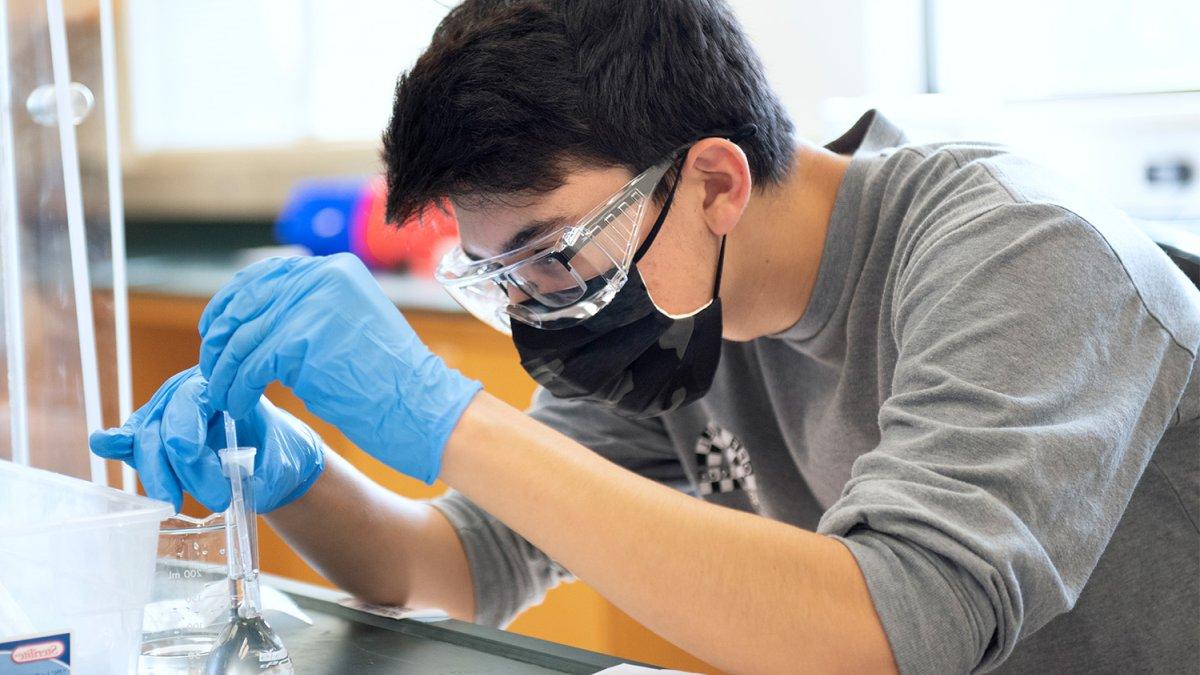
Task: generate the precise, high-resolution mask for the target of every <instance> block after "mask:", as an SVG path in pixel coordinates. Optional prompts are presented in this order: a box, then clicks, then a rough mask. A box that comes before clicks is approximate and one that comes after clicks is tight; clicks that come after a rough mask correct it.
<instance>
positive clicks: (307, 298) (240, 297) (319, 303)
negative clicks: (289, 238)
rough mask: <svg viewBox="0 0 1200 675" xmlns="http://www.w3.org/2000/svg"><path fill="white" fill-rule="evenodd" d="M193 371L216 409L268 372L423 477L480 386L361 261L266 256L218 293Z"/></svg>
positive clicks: (378, 453) (240, 404)
mask: <svg viewBox="0 0 1200 675" xmlns="http://www.w3.org/2000/svg"><path fill="white" fill-rule="evenodd" d="M200 335H201V337H202V338H203V342H202V344H201V346H200V369H201V371H203V373H204V374H205V376H206V377H208V380H209V394H210V397H211V399H212V403H213V405H214V406H216V407H217V408H218V409H227V410H229V411H230V412H231V413H232V414H233V415H234V416H235V417H236V416H240V415H242V414H244V412H245V411H246V410H248V409H249V408H250V406H252V405H253V404H254V402H255V401H257V400H258V398H259V396H261V395H262V393H263V390H264V389H265V388H266V386H267V385H268V384H269V383H271V382H272V381H273V380H279V381H280V382H282V383H283V384H284V385H286V386H288V387H291V389H292V391H293V392H294V393H295V394H296V395H297V396H299V397H300V398H301V400H303V401H304V403H305V404H306V405H307V406H308V409H309V410H311V411H312V412H314V413H316V414H317V415H318V416H319V417H321V418H322V419H324V420H325V421H326V422H329V423H330V424H333V425H334V426H336V427H338V428H339V429H341V430H342V432H343V433H344V434H346V436H347V437H348V438H349V439H350V440H351V441H353V442H354V443H355V444H356V445H358V447H360V448H362V449H363V450H364V451H366V452H367V453H369V454H370V455H372V456H374V457H375V458H376V459H379V460H380V461H382V462H384V463H385V464H388V465H389V466H391V467H392V468H394V469H397V470H399V471H401V472H403V473H405V474H408V475H409V476H413V477H414V478H418V479H420V480H423V481H425V482H426V483H432V482H433V481H434V480H436V479H437V477H438V473H439V471H440V470H441V460H442V453H443V451H444V449H445V446H446V441H447V440H448V439H449V437H450V432H451V431H453V429H454V427H455V425H456V424H457V423H458V419H459V417H461V416H462V413H463V411H464V410H465V409H466V407H467V405H468V404H469V403H470V402H471V399H472V398H473V397H474V396H475V393H476V392H478V391H479V389H480V384H479V382H477V381H475V380H471V379H468V378H467V377H464V376H463V375H462V374H461V373H459V372H458V371H456V370H453V369H451V368H449V367H448V366H446V364H445V363H443V362H442V360H441V359H440V358H438V357H437V356H435V355H434V354H433V353H432V352H430V351H429V349H428V348H427V347H426V346H425V345H424V344H422V343H421V340H420V339H419V338H418V337H417V335H416V333H414V332H413V329H412V328H411V327H410V326H409V325H408V322H407V321H406V320H405V319H404V317H403V316H402V315H401V314H400V312H399V310H397V309H396V306H395V305H393V304H392V302H391V301H390V300H389V299H388V298H387V296H385V295H384V294H383V291H382V290H381V289H380V288H379V285H378V283H376V281H375V278H374V277H372V276H371V273H370V272H369V271H367V268H366V267H365V266H363V264H362V262H360V261H359V260H358V258H356V257H354V256H352V255H350V254H348V253H343V254H338V255H334V256H329V257H307V258H273V259H270V260H264V261H262V262H260V263H257V264H255V265H251V266H250V267H248V268H246V269H245V270H242V271H241V272H239V273H238V274H237V275H236V276H235V277H234V279H233V280H232V281H231V282H229V284H228V285H226V286H225V287H224V288H222V289H221V290H220V291H218V292H217V294H216V295H215V296H213V299H212V301H211V302H209V305H208V307H207V308H206V309H205V310H204V315H203V316H202V317H201V319H200Z"/></svg>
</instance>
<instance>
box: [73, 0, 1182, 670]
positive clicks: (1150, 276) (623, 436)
mask: <svg viewBox="0 0 1200 675" xmlns="http://www.w3.org/2000/svg"><path fill="white" fill-rule="evenodd" d="M797 67H819V66H814V65H808V66H805V65H803V64H801V65H798V66H797ZM791 134H792V127H791V124H790V123H789V121H788V119H787V116H786V114H785V113H784V111H783V109H782V107H781V106H780V105H779V102H778V101H777V100H776V98H775V97H774V95H773V94H772V93H771V91H770V89H769V87H768V86H767V85H766V83H765V80H764V78H763V76H762V74H761V67H760V65H759V62H758V60H757V58H756V57H755V55H754V53H753V51H752V50H751V48H750V46H749V45H748V44H747V41H746V39H745V37H744V35H743V34H742V32H741V30H740V28H739V27H738V25H737V23H736V22H735V20H734V19H733V18H732V16H731V14H730V12H729V10H728V9H727V8H726V7H724V6H723V5H722V4H721V3H720V2H719V1H717V0H640V1H638V2H624V3H610V2H588V1H585V0H568V1H563V2H552V1H550V0H508V1H504V2H499V1H490V2H489V1H482V0H468V1H467V2H465V3H463V4H461V5H459V6H458V7H457V8H455V9H454V10H452V11H451V13H450V15H449V16H448V17H447V18H446V20H445V21H444V23H443V24H442V26H441V27H440V28H439V30H438V31H437V33H436V34H435V36H434V38H433V42H432V44H431V45H430V47H429V49H428V51H427V52H426V53H425V54H424V55H423V56H422V57H421V59H420V60H419V61H418V62H417V64H416V65H415V66H414V67H413V69H412V70H411V71H410V72H408V73H406V74H405V75H404V76H402V77H401V78H400V80H399V83H398V86H397V89H396V99H395V109H394V114H393V118H392V121H391V123H390V126H389V128H388V131H387V133H386V135H385V138H384V145H385V155H384V156H385V160H386V162H387V170H388V179H389V190H390V191H389V200H390V209H391V215H392V216H393V218H394V220H395V221H396V222H400V221H402V220H403V219H404V217H405V216H407V215H408V214H410V213H412V212H414V211H415V210H416V209H418V208H420V207H422V206H423V205H425V204H427V203H429V202H430V201H431V200H437V199H442V198H448V199H449V200H451V201H452V202H453V203H454V205H455V208H456V211H457V214H458V219H459V226H460V231H461V239H462V242H461V243H462V246H461V250H459V251H455V252H452V253H451V254H450V255H449V256H448V257H447V260H446V261H444V263H443V265H442V268H441V272H440V274H441V278H442V279H443V281H444V282H445V283H446V285H447V287H448V288H449V289H450V290H451V292H452V293H453V294H454V295H455V296H456V297H457V298H459V299H460V300H461V301H462V302H463V304H464V305H465V306H466V307H467V308H468V309H470V310H471V311H472V312H474V313H475V314H476V315H478V316H479V317H480V318H481V319H483V320H485V321H488V322H489V323H491V324H493V325H496V326H497V327H499V328H501V329H504V330H510V331H511V333H512V336H513V339H514V342H515V344H516V346H517V349H518V351H519V353H520V354H521V357H522V362H523V363H524V365H525V366H526V368H527V369H529V371H530V372H531V373H532V374H533V376H534V377H535V378H536V379H537V380H538V381H539V382H541V383H542V384H543V385H544V387H545V388H544V389H543V390H542V391H540V392H539V394H538V396H537V398H536V400H535V402H534V405H533V408H532V410H531V412H530V413H529V414H528V415H526V414H522V413H521V412H519V411H517V410H514V409H512V408H510V407H508V406H506V405H504V404H502V403H500V402H499V401H497V400H496V399H495V398H493V397H491V396H490V395H488V394H487V393H486V392H481V391H479V385H478V383H476V382H473V381H470V380H468V379H467V378H465V377H463V376H462V375H460V374H458V373H457V372H454V371H452V370H450V369H448V368H447V367H446V366H445V365H444V364H443V363H442V362H441V360H440V359H438V358H437V357H435V356H433V355H432V354H430V353H429V352H428V350H427V349H425V347H424V346H423V345H422V344H421V343H420V342H419V341H418V339H417V338H416V336H415V335H414V334H413V332H412V330H411V329H410V328H409V326H408V325H407V323H406V322H405V321H404V319H403V317H402V316H401V315H400V313H399V312H397V311H396V309H395V308H394V307H393V306H392V305H391V304H390V303H389V302H388V300H387V299H386V298H385V297H384V295H383V294H382V293H381V292H380V290H379V288H378V287H377V286H376V284H375V283H374V281H373V280H372V278H371V276H370V274H369V273H367V272H366V270H365V269H364V268H363V267H362V266H361V265H360V264H358V263H357V261H356V260H354V259H353V258H350V257H337V256H335V257H333V258H327V259H321V258H311V259H299V258H296V259H286V260H273V261H267V262H265V263H261V264H258V265H255V266H253V267H251V268H249V269H247V270H245V271H243V272H242V273H240V274H239V275H238V276H237V277H236V278H235V279H234V280H233V281H232V282H231V283H230V284H229V285H228V286H227V287H225V288H224V289H222V291H221V292H220V293H218V294H217V296H216V297H214V298H213V300H212V302H211V304H210V305H209V307H208V309H207V310H206V312H205V314H204V318H203V320H202V321H201V325H200V331H201V333H202V335H203V347H202V353H201V358H200V364H199V366H198V368H196V369H192V370H190V371H186V372H184V373H181V374H180V375H178V376H176V378H174V379H172V380H171V381H169V382H168V383H167V384H165V385H164V386H163V388H162V389H161V390H160V391H159V392H158V394H156V395H155V397H154V398H153V399H152V400H151V401H150V403H148V404H147V405H146V406H145V407H143V408H142V409H141V410H139V411H138V413H136V414H135V415H134V416H133V418H132V419H131V420H130V421H129V422H128V423H127V424H126V425H125V426H124V427H122V428H121V429H117V430H111V431H108V432H104V433H101V434H97V435H96V436H95V437H94V438H93V442H92V445H93V448H94V449H95V450H96V452H98V453H100V454H102V455H104V456H106V457H116V458H121V459H125V460H126V461H129V462H131V463H132V464H133V465H134V466H136V467H137V468H138V470H139V472H140V474H141V477H142V480H143V482H144V484H145V486H146V489H147V491H148V492H149V494H151V495H153V496H158V497H163V498H168V499H173V500H175V502H176V503H178V501H179V498H180V491H181V489H184V490H187V491H189V492H191V493H192V494H194V495H195V496H196V497H197V498H199V499H200V501H202V502H204V503H205V504H206V505H208V506H209V507H211V508H222V507H223V506H224V504H225V503H226V502H227V500H228V492H227V489H226V487H225V485H224V482H223V481H222V480H221V479H220V471H219V470H218V467H217V462H216V458H215V453H214V452H213V450H212V447H213V446H219V445H220V440H219V438H220V434H219V433H215V432H216V430H217V429H216V426H215V425H216V424H217V415H216V411H218V410H222V409H228V410H230V411H231V412H232V413H233V414H234V415H235V416H236V417H238V419H239V420H240V424H241V425H242V427H244V430H243V431H241V433H245V434H247V436H248V437H249V438H252V439H254V442H255V443H256V444H257V445H258V446H259V447H260V448H262V449H263V451H262V452H260V455H259V456H260V458H261V459H260V467H259V470H258V473H257V474H256V480H257V481H259V492H258V494H259V495H260V497H261V501H260V504H259V508H260V510H264V511H265V510H272V509H275V510H273V511H272V512H271V515H270V516H269V518H270V521H271V523H272V525H273V526H274V527H275V528H276V529H278V530H279V531H280V532H281V533H283V535H284V536H285V537H287V538H288V540H289V542H291V544H292V545H293V546H295V547H296V548H297V549H298V550H299V551H301V552H302V553H303V554H304V555H305V556H306V557H307V558H308V560H310V561H311V562H312V563H313V564H314V565H316V567H317V568H318V569H320V570H321V571H322V572H323V573H324V574H326V575H327V576H328V577H329V578H330V579H331V580H332V581H334V582H336V583H338V584H339V585H341V586H343V587H344V588H346V589H348V590H350V591H352V592H355V593H358V594H360V595H363V596H365V597H367V598H370V599H372V600H376V601H380V602H389V603H399V604H407V605H410V606H430V605H432V606H440V607H443V608H445V609H447V610H448V611H449V612H450V613H451V614H452V615H455V616H458V617H462V618H467V619H474V620H478V621H480V622H483V623H489V624H495V625H502V624H504V623H505V622H506V621H508V620H509V619H511V618H512V617H513V616H514V615H515V614H516V613H517V612H519V611H520V610H521V609H522V608H524V607H527V606H528V605H530V604H533V603H536V602H537V601H538V600H539V599H540V598H541V597H542V595H543V594H544V593H545V592H546V590H547V589H548V588H550V587H552V586H553V585H555V584H556V583H558V582H559V581H561V580H563V579H565V578H567V577H568V576H569V575H571V574H573V575H575V576H577V577H579V578H581V579H584V580H586V581H587V582H588V583H590V584H591V585H592V586H594V587H595V588H596V589H598V590H599V591H600V592H601V593H603V594H605V595H606V596H607V597H608V598H610V599H611V600H612V601H613V602H614V603H616V604H617V605H618V606H619V607H621V608H622V609H624V610H625V611H627V612H629V613H630V614H631V615H633V616H634V617H635V618H637V619H639V620H640V621H642V622H643V623H645V624H646V625H647V626H649V627H650V628H651V629H653V630H655V631H657V632H659V633H661V634H662V635H664V636H665V637H666V638H668V639H670V640H672V641H673V642H675V643H677V644H679V645H681V646H682V647H684V648H685V649H687V650H689V651H691V652H693V653H695V654H696V655H698V656H699V657H701V658H703V659H706V660H708V661H710V662H712V663H713V664H715V665H717V666H719V667H722V668H726V669H729V670H731V671H747V672H821V671H832V670H844V671H852V672H867V671H890V670H896V669H898V670H900V671H904V672H937V673H943V672H966V671H975V670H988V669H1000V670H1003V671H1009V672H1031V671H1034V672H1038V671H1041V672H1061V671H1064V670H1077V671H1095V670H1103V671H1116V672H1121V671H1129V670H1138V671H1144V670H1151V671H1177V670H1181V669H1186V668H1188V667H1191V666H1194V665H1195V663H1196V662H1197V659H1198V658H1200V644H1198V643H1200V634H1198V631H1200V626H1198V616H1200V587H1198V583H1200V581H1198V580H1200V559H1198V558H1200V547H1198V544H1200V538H1198V535H1197V528H1196V522H1197V518H1198V517H1200V514H1198V507H1200V465H1198V457H1200V452H1198V450H1200V448H1198V447H1197V443H1198V441H1197V439H1198V434H1200V392H1198V388H1200V387H1198V384H1197V381H1198V380H1197V373H1196V371H1195V368H1194V366H1195V363H1196V353H1197V346H1198V345H1200V295H1198V294H1197V292H1196V289H1195V288H1192V287H1191V286H1190V285H1189V284H1188V282H1187V281H1186V279H1185V278H1184V277H1183V275H1182V274H1180V273H1179V271H1178V270H1177V269H1175V268H1174V267H1173V266H1172V265H1171V263H1170V262H1169V261H1168V260H1167V259H1166V257H1165V256H1163V255H1162V254H1161V253H1160V252H1159V251H1158V250H1157V249H1156V248H1155V247H1154V246H1153V244H1152V243H1150V242H1149V241H1148V240H1146V239H1145V238H1144V237H1142V236H1141V235H1139V234H1138V233H1137V232H1136V231H1135V230H1134V229H1133V228H1132V227H1131V226H1130V225H1129V224H1128V222H1127V221H1126V220H1125V219H1124V218H1122V217H1121V215H1120V214H1119V213H1117V212H1116V211H1114V210H1113V209H1112V208H1110V207H1108V206H1106V205H1105V204H1103V203H1102V202H1101V201H1100V200H1098V199H1097V198H1095V197H1093V196H1091V195H1089V194H1087V193H1085V192H1083V191H1081V190H1078V189H1076V188H1074V187H1072V186H1069V185H1066V184H1064V183H1063V182H1061V181H1060V180H1059V179H1057V178H1055V177H1054V176H1052V175H1050V174H1049V173H1047V172H1045V171H1043V170H1041V169H1039V168H1037V167H1035V166H1032V165H1030V164H1028V163H1026V162H1024V161H1022V160H1021V159H1020V158H1018V157H1014V156H1012V155H1010V154H1008V153H1006V152H1005V151H1004V150H1002V149H1000V148H997V147H994V146H987V145H967V144H941V145H924V146H911V145H905V142H904V138H903V136H902V134H901V133H900V131H899V130H898V129H896V128H895V127H894V126H893V125H892V124H890V123H889V122H888V121H887V120H886V119H884V118H883V117H881V116H880V115H878V114H875V113H868V114H867V115H866V116H864V117H863V118H862V119H861V120H860V121H859V122H858V124H856V125H855V127H854V128H853V129H851V130H850V131H849V132H848V133H847V134H846V135H845V136H843V137H842V138H840V139H838V140H837V141H835V142H833V143H831V144H830V145H829V146H827V147H824V148H821V147H815V146H812V145H809V144H807V143H804V142H798V141H796V140H795V139H793V138H792V135H791ZM630 181H632V182H630ZM623 186H624V187H623ZM277 379H278V380H280V381H282V382H283V383H284V384H286V385H287V386H290V387H292V388H293V390H294V391H295V392H296V394H297V395H298V396H299V397H300V398H301V399H303V400H304V401H305V402H306V404H307V405H308V406H309V408H310V409H311V410H312V411H313V412H314V413H316V414H317V415H319V416H321V417H322V418H323V419H325V420H328V421H329V422H331V423H333V424H335V425H337V426H338V427H339V428H340V429H341V430H343V431H344V432H345V433H346V435H347V436H348V437H349V438H350V439H351V440H353V441H354V442H355V443H356V444H358V445H359V446H361V447H362V448H363V449H364V450H366V451H367V452H369V453H371V454H373V455H374V456H375V457H378V458H379V459H381V460H382V461H384V462H386V463H388V464H389V465H391V466H392V467H394V468H396V469H397V470H400V471H403V472H404V473H406V474H409V475H412V476H416V477H418V478H421V479H424V480H426V481H433V480H435V479H437V478H441V479H442V480H443V481H445V482H446V483H448V484H449V485H450V486H451V487H452V488H454V490H453V491H451V492H450V493H449V494H448V495H447V496H445V497H443V498H441V499H438V500H435V501H433V502H432V503H420V502H414V501H410V500H406V499H403V498H401V497H399V496H397V495H394V494H390V493H387V492H386V491H384V490H382V489H381V488H379V487H378V486H376V485H374V484H372V483H370V482H369V481H368V480H366V479H365V478H364V477H363V476H362V475H361V474H359V473H357V472H356V471H355V470H353V469H352V468H351V467H350V466H348V465H347V464H346V462H345V461H343V460H342V459H340V458H338V457H337V456H336V455H334V454H333V453H332V452H330V451H329V450H328V449H326V448H325V446H324V445H323V444H322V442H321V439H320V438H318V437H317V436H316V434H315V433H313V432H312V431H311V430H309V429H308V428H306V427H304V426H303V425H302V424H301V423H300V422H298V421H297V420H295V419H294V418H292V417H291V416H289V415H287V414H286V413H284V412H282V411H279V410H277V409H275V408H274V407H273V406H271V404H270V403H269V402H267V401H266V400H265V399H262V398H260V397H261V394H262V391H263V388H264V387H265V386H266V385H267V384H268V383H269V382H271V381H274V380H277ZM208 437H211V440H210V439H209V438H208ZM693 497H699V499H694V498H693ZM285 505H286V506H285ZM362 541H370V542H371V546H369V547H361V546H359V545H358V544H359V542H362ZM568 570H569V571H568Z"/></svg>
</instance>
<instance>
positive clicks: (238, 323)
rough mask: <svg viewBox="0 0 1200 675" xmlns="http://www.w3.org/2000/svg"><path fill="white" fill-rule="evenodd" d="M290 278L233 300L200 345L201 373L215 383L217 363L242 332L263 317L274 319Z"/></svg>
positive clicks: (256, 287)
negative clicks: (214, 374) (242, 329)
mask: <svg viewBox="0 0 1200 675" xmlns="http://www.w3.org/2000/svg"><path fill="white" fill-rule="evenodd" d="M289 279H290V277H283V276H280V277H276V278H273V279H267V280H264V281H262V282H261V283H259V284H255V285H254V286H251V287H248V288H246V289H244V290H243V291H242V292H241V293H239V294H238V295H237V296H235V297H234V298H233V299H231V300H230V302H229V304H228V306H227V307H226V308H225V311H224V312H222V313H221V315H220V316H217V317H214V318H213V320H212V322H211V323H210V324H209V326H208V330H207V331H205V332H204V333H202V335H201V342H200V370H201V372H203V373H204V375H205V376H206V377H208V379H209V380H210V381H211V380H212V377H213V372H214V370H215V368H216V364H217V361H219V360H220V358H221V355H222V353H223V352H224V351H225V349H226V348H228V345H229V341H230V340H231V339H233V335H234V334H235V333H237V331H238V329H239V328H241V327H242V326H244V325H245V324H247V323H249V322H252V321H254V320H255V319H258V318H260V317H263V316H268V315H271V314H272V313H273V312H274V309H275V307H276V306H277V305H278V304H280V296H281V295H282V294H283V293H285V292H286V288H287V286H288V285H289Z"/></svg>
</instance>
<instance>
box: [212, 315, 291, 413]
mask: <svg viewBox="0 0 1200 675" xmlns="http://www.w3.org/2000/svg"><path fill="white" fill-rule="evenodd" d="M245 329H246V330H247V331H249V330H251V327H250V326H248V325H247V326H246V327H245ZM253 337H255V336H250V337H249V338H247V341H248V342H250V341H251V340H250V338H253ZM309 344H310V340H309V339H306V338H303V337H297V336H294V335H284V334H282V333H280V332H278V331H276V332H274V333H272V334H270V335H267V336H266V337H264V338H263V339H261V340H259V341H258V343H257V344H256V345H255V346H254V347H253V349H252V350H251V351H250V352H249V353H248V354H247V355H246V356H245V357H244V358H243V359H242V361H241V364H240V365H239V366H238V369H237V372H236V373H235V374H234V375H233V377H232V380H231V381H230V384H229V397H228V405H229V410H230V412H231V414H234V415H245V414H249V412H250V411H251V410H252V409H253V408H254V406H255V405H257V404H258V402H259V400H260V399H261V398H262V395H263V392H264V391H265V390H266V388H267V385H269V384H270V383H272V382H274V381H276V380H278V381H280V382H282V383H283V384H284V385H285V386H287V387H291V388H294V387H295V386H296V381H297V379H298V373H299V369H300V367H301V365H302V364H304V362H305V357H306V354H307V352H308V345H309Z"/></svg>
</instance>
